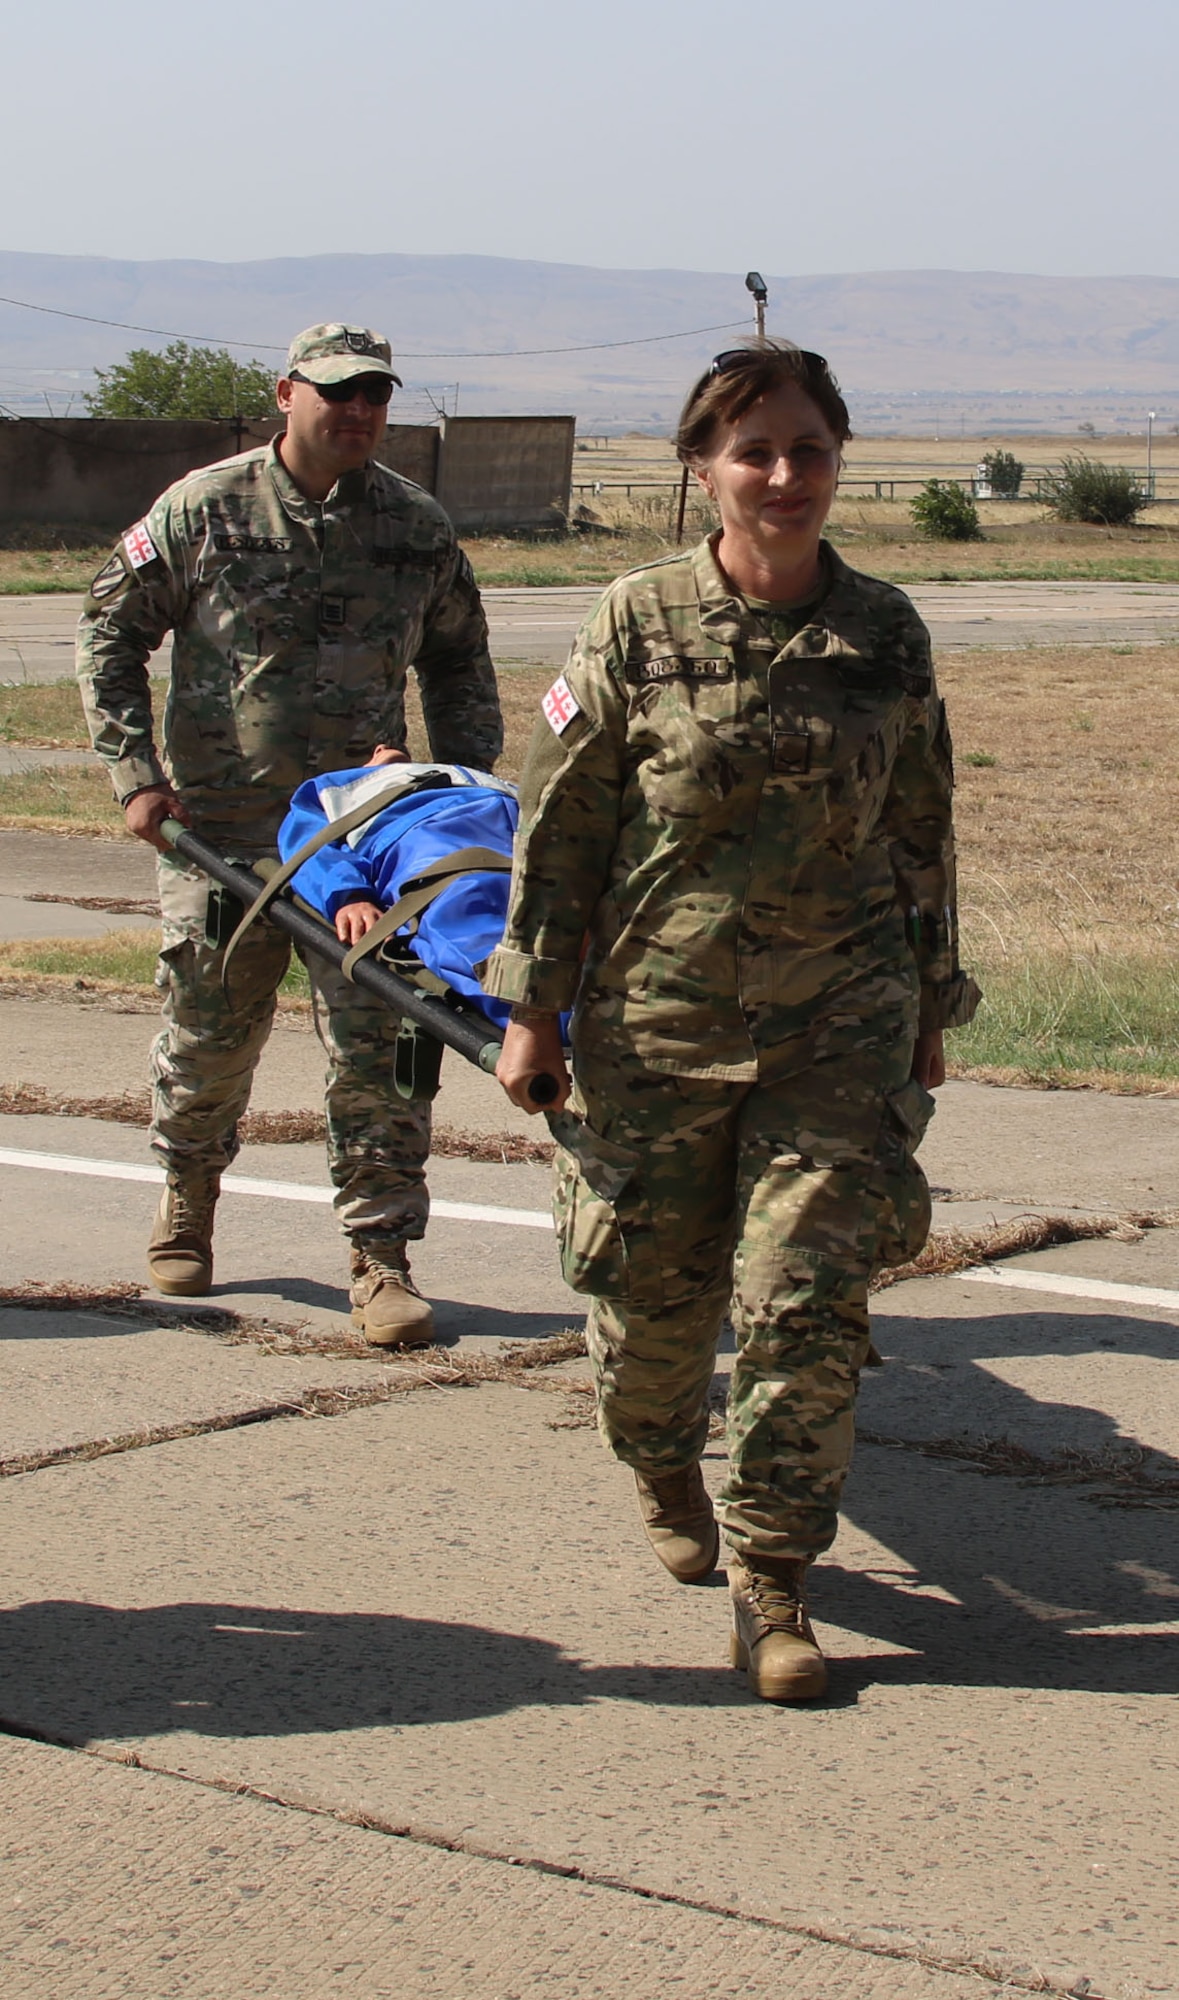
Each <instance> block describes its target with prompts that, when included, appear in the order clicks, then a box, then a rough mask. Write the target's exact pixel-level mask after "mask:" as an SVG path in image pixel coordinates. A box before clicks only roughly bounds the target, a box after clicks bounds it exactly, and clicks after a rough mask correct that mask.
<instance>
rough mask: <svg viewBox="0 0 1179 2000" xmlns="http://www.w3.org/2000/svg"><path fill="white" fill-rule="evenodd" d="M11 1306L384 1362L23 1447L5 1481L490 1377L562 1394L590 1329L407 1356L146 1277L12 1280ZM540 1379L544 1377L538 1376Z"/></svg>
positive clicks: (3, 1290) (8, 1463) (3, 1468)
mask: <svg viewBox="0 0 1179 2000" xmlns="http://www.w3.org/2000/svg"><path fill="white" fill-rule="evenodd" d="M4 1309H7V1310H9V1311H19V1312H54V1313H61V1314H71V1313H84V1314H86V1315H87V1316H93V1315H97V1316H98V1317H99V1318H103V1319H112V1320H120V1321H122V1322H123V1323H124V1324H126V1323H128V1322H130V1323H131V1324H132V1325H138V1326H152V1327H159V1326H165V1327H173V1328H179V1329H180V1330H181V1331H182V1332H185V1333H195V1334H203V1335H206V1336H208V1335H211V1336H213V1337H214V1338H215V1339H218V1340H221V1341H223V1342H224V1343H225V1344H227V1345H229V1346H250V1347H254V1348H258V1349H260V1350H261V1351H262V1352H263V1353H265V1354H268V1355H302V1356H312V1355H314V1356H319V1357H330V1358H333V1359H339V1360H348V1361H371V1362H376V1363H379V1364H380V1365H381V1374H380V1378H379V1379H378V1380H375V1381H373V1382H370V1383H356V1382H346V1383H342V1384H331V1385H328V1386H325V1387H320V1388H313V1389H306V1390H302V1391H300V1392H298V1393H296V1394H294V1395H287V1396H284V1397H282V1398H279V1399H277V1400H273V1401H270V1402H262V1403H257V1404H254V1405H253V1406H252V1407H250V1408H248V1409H243V1410H234V1411H228V1412H226V1411H216V1412H214V1413H212V1414H211V1415H209V1416H206V1417H192V1418H186V1419H184V1420H183V1421H181V1422H179V1423H172V1424H155V1425H146V1424H145V1425H142V1426H140V1428H139V1429H137V1430H133V1431H124V1432H120V1433H111V1434H108V1435H106V1436H103V1437H97V1438H88V1439H85V1440H84V1441H82V1442H80V1443H78V1444H71V1445H58V1446H51V1447H50V1448H49V1449H47V1450H44V1451H35V1452H21V1453H17V1454H14V1455H12V1456H11V1457H8V1458H0V1479H13V1478H18V1477H20V1476H21V1475H23V1474H26V1473H31V1472H43V1471H46V1470H48V1469H50V1468H52V1467H55V1466H62V1465H76V1464H89V1463H92V1462H93V1461H94V1460H95V1459H99V1458H109V1457H112V1456H114V1455H117V1454H119V1453H122V1452H127V1451H142V1450H144V1449H146V1448H147V1447H148V1446H151V1445H157V1444H175V1443H177V1442H179V1441H181V1440H183V1439H187V1438H193V1437H205V1436H208V1435H210V1434H211V1433H213V1432H216V1431H227V1430H240V1429H242V1428H243V1427H244V1426H248V1425H252V1424H261V1423H272V1422H274V1421H276V1420H277V1419H280V1418H284V1417H340V1416H347V1415H349V1414H350V1413H351V1412H352V1411H353V1410H366V1409H371V1408H372V1407H373V1406H374V1405H375V1404H379V1403H387V1402H391V1401H392V1400H393V1398H394V1397H396V1396H405V1395H412V1394H413V1393H414V1392H415V1391H418V1390H423V1389H472V1388H476V1387H478V1386H479V1385H480V1384H481V1383H484V1382H498V1383H506V1384H510V1385H511V1386H512V1387H513V1388H517V1389H540V1390H547V1391H550V1392H556V1393H561V1392H567V1391H569V1390H571V1389H577V1388H581V1387H582V1386H583V1385H582V1384H579V1383H575V1382H571V1381H570V1380H569V1379H568V1378H566V1377H558V1378H555V1379H554V1378H551V1377H550V1376H549V1375H548V1374H547V1371H548V1370H550V1369H553V1368H558V1367H561V1366H562V1365H563V1364H564V1363H566V1362H568V1361H571V1360H575V1359H579V1358H580V1357H581V1356H583V1355H584V1353H585V1336H584V1334H583V1333H582V1331H581V1329H580V1328H569V1329H567V1330H566V1331H565V1332H563V1333H559V1334H554V1335H552V1336H550V1337H549V1338H548V1339H546V1340H527V1341H504V1342H501V1352H500V1354H499V1355H498V1356H496V1355H487V1354H469V1353H452V1352H450V1351H449V1350H447V1349H445V1348H440V1347H432V1348H427V1349H424V1350H422V1351H420V1352H414V1353H411V1354H403V1353H398V1352H396V1351H390V1350H388V1349H384V1348H375V1347H370V1346H369V1345H368V1343H367V1341H364V1340H362V1339H361V1338H360V1336H359V1335H358V1334H356V1333H354V1332H353V1331H352V1330H351V1328H350V1327H347V1326H340V1327H328V1328H323V1329H309V1328H307V1327H306V1326H305V1325H287V1324H285V1323H283V1322H281V1321H276V1320H265V1319H258V1318H254V1317H251V1316H248V1315H246V1314H242V1313H235V1312H231V1311H228V1310H226V1309H224V1308H221V1307H209V1306H185V1307H182V1308H170V1307H168V1306H167V1305H164V1306H160V1305H158V1304H156V1303H155V1302H154V1301H151V1300H145V1299H143V1298H142V1297H141V1287H139V1286H137V1285H126V1284H116V1285H107V1286H77V1285H70V1284H65V1283H62V1284H38V1283H32V1282H30V1283H26V1284H23V1285H5V1286H0V1311H2V1310H4ZM533 1377H535V1378H536V1379H531V1378H533Z"/></svg>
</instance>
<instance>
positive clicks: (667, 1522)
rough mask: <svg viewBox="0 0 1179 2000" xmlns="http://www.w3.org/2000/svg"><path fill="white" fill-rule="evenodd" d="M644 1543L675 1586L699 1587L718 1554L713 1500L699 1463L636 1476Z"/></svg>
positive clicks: (708, 1573)
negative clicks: (645, 1535) (645, 1537)
mask: <svg viewBox="0 0 1179 2000" xmlns="http://www.w3.org/2000/svg"><path fill="white" fill-rule="evenodd" d="M635 1485H636V1486H637V1487H638V1491H639V1512H640V1514H641V1515H642V1517H643V1526H644V1528H645V1529H646V1530H647V1540H648V1541H649V1542H650V1544H651V1547H652V1548H653V1549H654V1551H655V1553H656V1555H657V1556H658V1557H659V1560H660V1562H661V1563H662V1564H663V1567H664V1569H669V1570H670V1571H671V1573H672V1575H673V1576H674V1578H675V1580H676V1582H677V1583H703V1582H704V1579H705V1578H706V1577H709V1576H711V1575H712V1572H713V1570H714V1569H715V1568H716V1559H717V1555H718V1553H719V1550H720V1537H719V1535H718V1533H717V1526H716V1517H715V1516H714V1514H713V1511H712V1501H711V1500H710V1499H709V1497H708V1489H707V1487H706V1486H705V1484H704V1477H703V1474H702V1473H701V1471H700V1467H699V1466H698V1465H687V1466H685V1467H684V1468H683V1470H682V1471H680V1472H659V1473H649V1472H636V1473H635Z"/></svg>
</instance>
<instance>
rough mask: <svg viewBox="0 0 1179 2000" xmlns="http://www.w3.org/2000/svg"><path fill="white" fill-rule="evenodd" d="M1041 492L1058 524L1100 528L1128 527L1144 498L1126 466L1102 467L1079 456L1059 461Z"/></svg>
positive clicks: (1144, 495) (1143, 493) (1140, 488)
mask: <svg viewBox="0 0 1179 2000" xmlns="http://www.w3.org/2000/svg"><path fill="white" fill-rule="evenodd" d="M1041 492H1042V496H1043V498H1044V500H1045V501H1046V503H1047V505H1048V506H1049V507H1051V509H1052V511H1053V513H1054V514H1055V515H1056V518H1057V520H1058V521H1088V522H1090V523H1091V524H1092V525H1093V526H1095V527H1099V528H1125V527H1128V526H1129V524H1130V522H1131V521H1133V520H1134V518H1135V516H1136V515H1137V514H1138V512H1139V510H1140V509H1141V508H1142V507H1144V506H1145V505H1146V497H1147V496H1146V494H1145V492H1144V491H1143V489H1142V487H1141V486H1139V484H1138V481H1137V479H1136V478H1135V477H1134V474H1133V473H1132V472H1131V471H1129V469H1128V468H1127V467H1126V466H1124V465H1102V464H1101V462H1100V461H1099V460H1098V459H1095V458H1085V457H1084V456H1083V455H1082V454H1078V455H1077V457H1076V458H1065V459H1062V460H1061V463H1060V469H1059V471H1057V472H1051V473H1049V474H1048V476H1047V478H1046V479H1045V480H1044V482H1043V486H1042V488H1041Z"/></svg>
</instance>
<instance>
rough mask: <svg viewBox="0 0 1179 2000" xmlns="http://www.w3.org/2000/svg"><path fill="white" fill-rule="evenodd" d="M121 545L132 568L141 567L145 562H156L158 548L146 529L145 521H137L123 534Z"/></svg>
mask: <svg viewBox="0 0 1179 2000" xmlns="http://www.w3.org/2000/svg"><path fill="white" fill-rule="evenodd" d="M123 547H124V548H125V549H126V551H127V561H128V562H129V563H130V565H131V567H132V569H142V568H143V566H144V564H145V563H149V562H156V561H157V560H158V558H159V553H160V552H159V550H158V549H157V547H156V545H155V543H154V542H153V541H152V538H151V536H150V535H149V534H148V531H147V522H146V521H137V522H136V523H135V526H134V527H133V528H128V530H127V532H126V534H125V535H124V536H123Z"/></svg>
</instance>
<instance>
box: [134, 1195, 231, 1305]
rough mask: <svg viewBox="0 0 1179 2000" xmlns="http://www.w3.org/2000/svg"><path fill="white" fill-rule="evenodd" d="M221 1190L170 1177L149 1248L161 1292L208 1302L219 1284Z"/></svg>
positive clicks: (150, 1263) (154, 1281)
mask: <svg viewBox="0 0 1179 2000" xmlns="http://www.w3.org/2000/svg"><path fill="white" fill-rule="evenodd" d="M219 1193H220V1184H219V1182H218V1181H216V1180H208V1179H206V1178H205V1177H203V1176H202V1177H200V1178H193V1179H186V1180H181V1179H180V1178H179V1176H178V1175H173V1174H169V1176H168V1185H167V1187H166V1188H165V1189H164V1195H163V1199H162V1201H161V1202H160V1206H159V1210H158V1212H157V1214H156V1219H155V1225H154V1227H153V1229H152V1232H151V1242H150V1243H149V1244H148V1246H147V1271H148V1276H149V1278H150V1279H151V1282H152V1284H153V1285H154V1286H155V1289H156V1291H157V1292H166V1293H169V1294H172V1295H175V1296H177V1297H179V1298H186V1299H196V1298H203V1296H204V1294H205V1293H206V1292H207V1291H208V1290H209V1287H210V1286H211V1284H212V1282H213V1210H214V1209H215V1208H216V1206H217V1196H218V1194H219Z"/></svg>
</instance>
